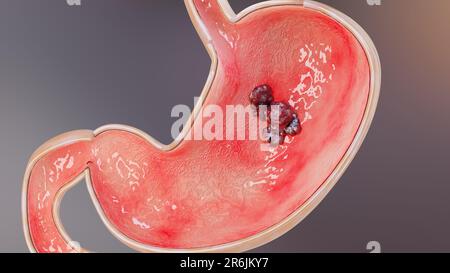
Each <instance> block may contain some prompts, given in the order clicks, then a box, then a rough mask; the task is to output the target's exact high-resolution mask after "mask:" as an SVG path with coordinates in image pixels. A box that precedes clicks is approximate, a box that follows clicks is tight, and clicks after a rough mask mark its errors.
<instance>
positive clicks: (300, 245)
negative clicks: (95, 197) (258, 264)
mask: <svg viewBox="0 0 450 273" xmlns="http://www.w3.org/2000/svg"><path fill="white" fill-rule="evenodd" d="M255 2H258V1H240V0H232V1H231V4H232V6H233V7H234V8H235V10H236V11H240V10H242V9H243V8H245V7H246V6H248V5H250V4H251V3H255ZM322 2H325V3H327V4H330V5H332V6H334V7H336V8H338V9H340V10H342V11H343V12H345V13H347V14H348V15H350V16H351V17H353V18H354V19H355V20H356V21H357V22H359V23H360V24H361V25H362V26H363V27H364V28H365V29H366V30H367V31H368V32H369V33H370V35H371V36H372V38H373V39H374V41H375V43H376V45H377V47H378V49H379V52H380V55H381V59H382V63H383V75H384V79H383V87H382V97H381V102H380V106H379V111H378V113H377V116H376V119H375V122H374V124H373V127H372V129H371V131H370V133H369V135H368V137H367V140H366V142H365V144H364V146H363V147H362V149H361V151H360V153H359V154H358V156H357V158H356V159H355V161H354V162H353V164H352V165H351V167H350V169H349V170H348V171H347V173H346V174H345V175H344V177H343V178H342V180H341V181H340V183H339V184H338V185H337V186H336V187H335V189H334V190H333V191H332V192H331V194H330V195H329V196H328V197H327V198H326V199H325V201H324V202H322V203H321V204H320V206H319V207H318V208H317V209H316V210H315V211H314V212H313V213H312V214H311V216H310V217H308V218H307V219H306V220H305V221H303V222H302V223H301V224H300V225H299V226H297V227H296V228H295V229H294V230H292V231H291V232H289V233H288V234H287V235H285V236H283V237H282V238H280V239H279V240H276V241H275V242H273V243H270V244H268V245H266V246H264V247H262V248H260V249H257V250H256V251H259V252H310V251H312V252H349V251H350V252H366V249H365V248H366V244H367V242H369V241H372V240H377V241H379V242H380V243H381V244H382V247H383V251H388V252H397V251H408V252H417V251H427V252H428V251H449V250H450V236H448V230H450V219H449V212H450V183H449V182H450V181H449V177H450V160H449V154H450V141H449V140H450V127H449V120H450V92H449V91H450V90H449V87H450V77H449V68H448V64H449V63H450V55H449V54H448V49H449V48H450V32H449V29H448V27H449V21H448V20H449V19H448V18H449V15H450V1H448V0H433V1H420V0H416V1H412V0H383V1H382V5H381V6H380V7H371V6H369V5H367V3H366V1H365V0H345V1H343V0H327V1H322ZM82 4H83V5H82V6H81V7H69V6H67V5H66V3H65V0H39V1H30V0H0V125H1V129H0V140H1V141H0V151H1V155H0V173H1V174H2V180H1V182H0V183H1V184H0V185H1V187H0V251H2V252H25V251H27V248H26V245H25V241H24V239H23V234H22V227H21V214H20V192H21V183H22V176H23V172H24V169H25V166H26V163H27V160H28V157H29V156H30V154H31V153H32V152H33V151H34V150H35V148H37V147H38V146H39V145H40V144H41V143H43V142H44V141H45V140H47V139H48V138H50V137H53V136H55V135H57V134H59V133H62V132H65V131H70V130H73V129H82V128H86V129H95V128H97V127H99V126H101V125H104V124H109V123H123V124H129V125H132V126H135V127H138V128H141V129H143V130H145V131H146V132H148V133H150V134H151V135H153V136H155V137H156V138H158V139H159V140H161V141H163V142H166V143H168V142H170V140H171V139H170V127H171V124H172V122H173V121H174V120H172V119H171V118H170V111H171V108H172V106H174V105H175V104H180V103H183V104H189V105H192V104H193V97H194V96H196V95H199V93H200V90H201V88H202V87H203V84H204V82H205V79H206V76H207V72H208V70H209V65H210V60H209V58H208V56H207V54H206V52H205V50H204V49H203V47H202V44H201V42H200V40H199V39H198V37H197V34H196V33H195V31H194V29H193V27H192V25H191V23H190V21H189V18H188V15H187V13H186V11H185V7H184V5H183V3H182V2H181V1H178V0H177V1H175V0H171V1H162V0H133V1H129V0H83V3H82ZM61 213H62V219H63V223H64V225H65V226H66V228H67V229H68V231H69V234H71V236H72V237H73V238H74V239H76V240H78V241H80V242H81V243H82V245H83V246H84V247H86V248H88V249H93V250H96V251H108V252H116V251H118V252H124V251H129V250H128V249H127V248H126V247H125V246H122V245H121V244H120V243H119V242H117V241H116V240H115V239H114V238H113V237H112V236H111V235H110V234H109V233H108V231H107V230H106V228H105V227H104V226H103V224H102V223H101V222H100V219H99V217H98V216H97V214H96V212H95V209H94V207H93V205H92V203H91V201H90V199H89V197H88V193H87V190H86V188H85V185H84V184H80V185H78V186H77V187H76V188H75V189H73V190H72V191H71V192H69V194H68V195H67V196H66V197H65V199H64V201H63V204H62V212H61Z"/></svg>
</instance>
